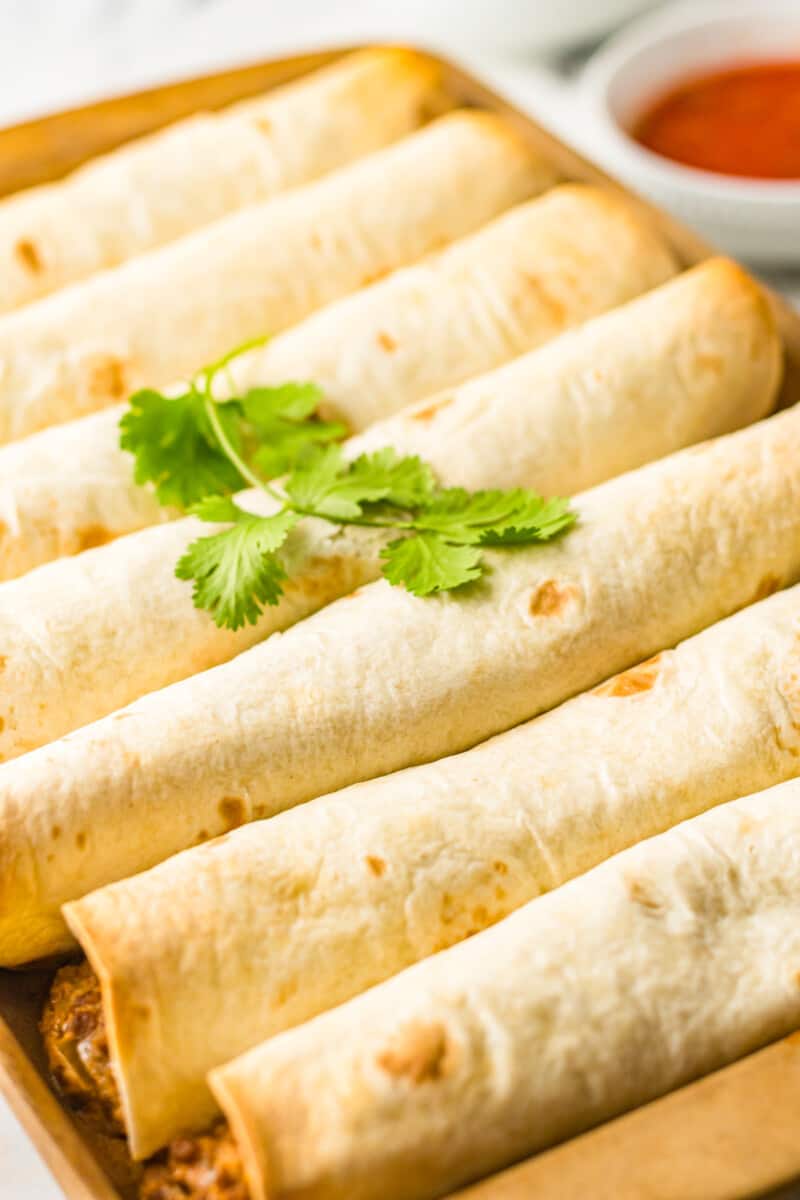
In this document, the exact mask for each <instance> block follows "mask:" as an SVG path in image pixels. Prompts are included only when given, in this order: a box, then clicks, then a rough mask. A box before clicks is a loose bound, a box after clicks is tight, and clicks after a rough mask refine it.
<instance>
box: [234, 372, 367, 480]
mask: <svg viewBox="0 0 800 1200" xmlns="http://www.w3.org/2000/svg"><path fill="white" fill-rule="evenodd" d="M321 401H322V390H321V388H318V387H317V385H316V384H314V383H285V384H282V385H281V386H280V387H259V388H251V389H250V391H248V392H246V393H245V394H244V396H242V398H241V400H240V401H239V403H240V404H241V408H242V412H243V413H244V416H245V419H246V420H247V421H248V422H249V424H250V426H251V428H252V429H253V430H254V432H255V434H256V435H257V438H258V441H259V443H260V444H259V446H258V449H257V450H256V451H255V453H254V456H253V461H254V463H255V465H256V466H257V467H258V469H259V470H260V471H261V472H263V474H264V475H265V476H266V477H267V478H273V477H274V476H276V475H282V474H283V473H284V472H285V471H288V470H290V469H291V468H292V467H293V466H294V464H295V463H296V462H297V461H298V459H300V457H301V456H302V455H303V453H304V452H305V451H306V450H307V449H308V448H309V447H312V446H316V445H324V444H325V443H327V442H333V441H338V440H339V439H341V438H343V437H344V436H345V434H346V433H347V426H346V425H344V424H343V423H342V422H341V421H316V420H311V418H312V417H313V415H314V413H315V412H316V410H317V408H318V407H319V405H320V403H321Z"/></svg>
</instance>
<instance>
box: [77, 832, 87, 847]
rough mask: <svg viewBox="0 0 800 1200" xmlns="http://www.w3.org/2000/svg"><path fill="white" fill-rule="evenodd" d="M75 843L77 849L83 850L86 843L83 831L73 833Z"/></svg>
mask: <svg viewBox="0 0 800 1200" xmlns="http://www.w3.org/2000/svg"><path fill="white" fill-rule="evenodd" d="M75 845H76V846H77V847H78V849H79V850H83V848H84V846H85V845H86V834H85V833H84V832H83V831H81V832H80V833H77V834H76V835H75Z"/></svg>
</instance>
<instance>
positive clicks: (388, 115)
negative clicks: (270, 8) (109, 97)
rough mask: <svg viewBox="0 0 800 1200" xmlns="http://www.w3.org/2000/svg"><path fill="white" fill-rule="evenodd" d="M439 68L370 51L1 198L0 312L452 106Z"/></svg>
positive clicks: (300, 179) (375, 145) (366, 150)
mask: <svg viewBox="0 0 800 1200" xmlns="http://www.w3.org/2000/svg"><path fill="white" fill-rule="evenodd" d="M440 76H441V71H440V69H439V68H438V67H437V66H436V64H435V63H433V62H432V61H430V60H428V59H425V58H424V57H422V56H421V55H418V54H414V53H412V52H410V51H407V50H399V49H397V50H395V49H378V50H365V51H360V52H357V53H355V54H351V55H348V56H347V57H345V58H344V59H342V60H341V61H340V62H338V63H336V64H334V65H333V66H330V67H326V68H324V69H322V70H320V71H317V72H314V73H313V74H312V75H310V76H307V77H305V78H303V79H301V80H299V81H298V82H296V83H293V84H289V85H287V86H284V87H281V88H278V89H276V90H275V91H273V92H270V93H268V94H267V95H263V96H258V97H257V98H256V99H253V100H246V101H243V102H241V103H239V104H235V105H233V106H231V107H230V108H226V109H224V110H223V111H222V112H220V113H203V114H201V115H198V116H195V117H191V118H189V119H187V120H183V121H180V122H177V123H176V124H174V125H171V126H169V127H167V128H166V129H165V130H163V131H162V132H160V133H157V134H153V135H151V136H149V137H144V138H140V139H138V140H137V141H135V142H131V143H129V144H128V145H125V146H123V147H122V148H121V149H119V150H117V151H115V152H114V153H112V154H107V155H105V156H103V157H102V158H98V159H94V160H92V161H91V162H90V163H89V164H88V165H87V166H84V167H82V168H80V169H79V170H77V171H75V172H74V173H73V174H71V175H70V176H68V177H67V179H65V180H63V181H62V182H59V183H54V184H48V185H45V186H41V187H37V188H32V189H30V190H29V191H26V192H22V193H20V194H19V195H16V196H13V197H11V198H10V199H8V200H3V201H2V203H0V312H8V311H9V310H10V309H13V308H19V307H20V306H22V305H23V304H29V303H30V302H31V301H32V300H38V299H40V298H41V297H42V296H45V295H47V294H48V293H49V292H54V291H56V290H57V289H58V288H62V287H64V286H65V285H66V284H69V283H74V282H75V281H76V280H80V279H85V278H86V277H87V276H88V275H93V274H94V273H95V272H96V271H101V270H104V269H106V268H108V267H113V266H116V265H117V264H119V263H121V262H124V261H125V260H126V259H128V258H132V257H133V256H134V255H137V254H141V253H142V252H143V251H146V250H152V249H153V248H154V247H156V246H161V245H163V244H164V243H165V242H170V241H173V240H174V239H175V238H178V237H181V236H182V235H183V234H185V233H189V232H190V231H191V230H193V229H197V228H198V227H199V226H201V225H207V224H209V223H210V222H211V221H215V220H217V219H218V218H219V217H222V216H225V215H226V214H227V213H229V212H233V211H234V210H236V209H240V208H244V207H245V206H246V205H248V204H254V203H257V202H258V201H260V200H266V199H267V198H268V197H270V196H272V195H274V194H275V193H276V192H279V191H282V190H283V189H284V188H289V187H294V186H296V185H297V184H301V183H305V182H307V181H308V180H311V179H314V178H316V177H317V176H319V175H322V174H324V173H325V172H326V171H330V170H332V169H333V168H335V167H339V166H342V165H343V164H345V163H348V162H351V161H353V160H354V159H356V158H360V157H361V156H362V155H365V154H370V153H371V152H372V151H374V150H378V149H380V148H381V147H382V146H385V145H387V144H388V143H389V142H391V141H394V140H395V139H396V138H400V137H402V136H403V135H404V134H406V133H410V132H411V131H412V130H413V129H415V128H417V127H418V126H419V125H421V124H422V123H423V122H424V121H425V120H426V118H427V117H429V116H433V115H434V114H435V113H437V112H440V111H442V110H443V109H444V108H445V107H448V106H449V104H448V102H447V100H446V98H445V96H444V93H443V89H442V86H441V78H440Z"/></svg>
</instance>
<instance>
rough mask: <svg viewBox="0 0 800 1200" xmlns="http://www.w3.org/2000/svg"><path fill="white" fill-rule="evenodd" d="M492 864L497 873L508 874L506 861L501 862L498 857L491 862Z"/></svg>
mask: <svg viewBox="0 0 800 1200" xmlns="http://www.w3.org/2000/svg"><path fill="white" fill-rule="evenodd" d="M492 866H493V867H494V869H495V871H497V874H498V875H507V874H508V863H504V862H501V861H500V859H499V858H498V859H497V861H496V862H493V863H492Z"/></svg>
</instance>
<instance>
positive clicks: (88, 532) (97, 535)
mask: <svg viewBox="0 0 800 1200" xmlns="http://www.w3.org/2000/svg"><path fill="white" fill-rule="evenodd" d="M75 536H76V538H77V542H78V550H93V549H94V548H95V546H105V544H106V543H107V542H110V541H111V539H112V538H113V536H114V535H113V533H109V531H108V530H107V529H106V528H105V526H103V525H84V527H83V529H79V530H78V531H77V533H76V535H75Z"/></svg>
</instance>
